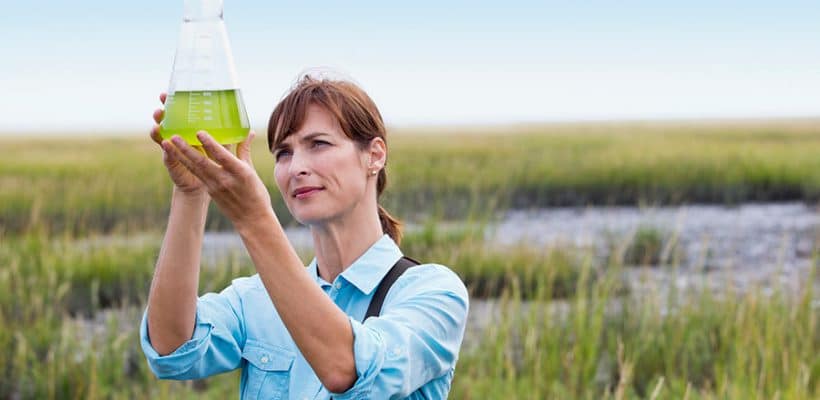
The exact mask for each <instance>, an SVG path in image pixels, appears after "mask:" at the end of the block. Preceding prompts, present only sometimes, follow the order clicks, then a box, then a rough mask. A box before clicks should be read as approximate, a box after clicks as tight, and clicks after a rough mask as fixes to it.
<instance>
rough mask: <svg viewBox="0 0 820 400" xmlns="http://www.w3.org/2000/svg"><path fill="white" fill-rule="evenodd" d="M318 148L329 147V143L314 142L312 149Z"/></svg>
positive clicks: (322, 141)
mask: <svg viewBox="0 0 820 400" xmlns="http://www.w3.org/2000/svg"><path fill="white" fill-rule="evenodd" d="M320 146H330V142H326V141H324V140H318V139H317V140H314V141H313V147H320Z"/></svg>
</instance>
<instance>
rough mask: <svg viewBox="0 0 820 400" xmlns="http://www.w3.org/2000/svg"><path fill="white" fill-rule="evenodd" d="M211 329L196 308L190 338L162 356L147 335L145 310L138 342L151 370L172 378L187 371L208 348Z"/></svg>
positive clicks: (163, 376) (161, 377) (146, 312)
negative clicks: (192, 331)
mask: <svg viewBox="0 0 820 400" xmlns="http://www.w3.org/2000/svg"><path fill="white" fill-rule="evenodd" d="M212 329H213V325H212V324H210V323H207V322H205V321H203V320H202V319H201V318H200V316H199V311H198V310H197V313H196V322H195V327H194V333H193V335H192V336H191V339H190V340H188V341H186V342H185V343H183V344H182V345H180V346H179V347H178V348H177V349H176V350H174V352H173V353H171V354H167V355H164V356H162V355H160V354H159V353H157V351H156V350H155V349H154V346H153V345H151V340H150V338H149V337H148V311H147V310H146V311H145V313H143V316H142V322H141V323H140V344H141V345H142V351H143V353H145V358H146V359H147V360H148V366H149V367H150V368H151V371H153V372H154V375H156V376H157V377H158V378H160V379H174V377H176V376H179V375H181V374H184V373H185V372H187V371H188V370H189V369H191V367H192V366H193V365H194V364H195V363H196V361H197V360H199V359H201V358H202V357H203V356H204V355H205V352H206V351H207V350H208V343H209V341H210V337H211V330H212Z"/></svg>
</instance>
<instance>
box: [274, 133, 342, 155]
mask: <svg viewBox="0 0 820 400" xmlns="http://www.w3.org/2000/svg"><path fill="white" fill-rule="evenodd" d="M319 136H332V135H331V134H329V133H325V132H311V133H308V134H307V135H305V136H304V137H302V138H301V139H299V141H301V142H309V141H311V140H313V139H315V138H317V137H319ZM285 140H287V139H285ZM285 140H283V141H282V142H281V143H279V145H278V146H276V147H275V148H274V149H273V151H274V152H275V151H276V150H279V149H283V148H287V147H289V145H288V144H286V143H285Z"/></svg>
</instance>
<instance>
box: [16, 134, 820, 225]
mask: <svg viewBox="0 0 820 400" xmlns="http://www.w3.org/2000/svg"><path fill="white" fill-rule="evenodd" d="M389 141H390V146H391V147H390V149H391V154H390V160H389V162H388V171H389V177H390V182H391V183H390V185H388V191H387V192H386V194H385V198H384V200H383V202H384V204H385V205H386V206H387V208H388V209H390V210H391V211H393V212H394V213H396V214H397V215H399V216H401V217H403V218H407V219H410V220H423V219H424V218H425V217H428V216H429V215H430V214H431V213H433V214H437V215H439V216H440V217H442V218H447V219H453V218H463V217H465V216H466V215H468V214H469V213H470V212H471V208H472V210H475V209H480V210H493V209H497V208H499V207H502V208H503V207H510V206H511V207H542V206H554V205H588V204H638V203H649V204H665V203H686V202H719V203H730V204H731V203H738V202H743V201H769V200H771V201H774V200H804V201H816V200H818V199H820V157H817V154H820V121H817V120H805V121H796V122H795V121H779V122H770V123H761V122H749V123H745V124H742V123H734V124H731V123H722V124H718V123H711V124H710V123H700V124H697V123H690V124H671V123H669V124H661V123H655V124H649V123H643V124H641V123H631V124H629V123H621V124H604V123H599V124H574V125H543V126H536V127H526V126H519V127H509V128H497V129H492V130H484V131H480V132H475V131H469V130H465V131H455V132H452V131H431V132H402V131H398V132H396V133H395V134H393V135H392V136H391V137H390V139H389ZM264 146H265V144H264V140H258V141H257V143H255V147H254V149H253V153H254V160H255V165H256V167H257V170H258V171H259V173H260V176H261V177H262V178H263V180H264V181H265V183H266V184H267V185H268V187H269V188H270V191H271V193H273V194H274V206H275V207H276V209H277V211H278V215H279V216H280V218H281V219H282V220H283V221H284V222H285V223H290V222H292V221H291V220H290V216H289V214H288V213H287V210H286V208H285V207H284V204H283V202H282V201H281V199H280V198H279V197H278V196H277V195H276V193H278V190H277V189H276V186H275V183H274V181H273V159H272V157H271V156H270V154H269V153H268V152H267V151H266V149H265V148H264ZM0 147H2V149H3V151H4V155H5V156H4V157H3V158H2V159H0V226H2V227H3V228H4V229H5V230H6V231H7V232H22V231H25V230H26V229H27V227H30V226H32V225H34V226H40V225H44V224H45V225H47V226H48V229H49V231H51V232H60V231H63V230H71V231H73V232H74V233H80V234H82V233H87V232H81V231H97V232H99V231H106V232H107V231H139V230H144V229H149V230H156V229H158V228H161V227H162V226H164V223H165V218H166V217H167V211H168V204H169V201H168V199H169V196H170V188H171V183H170V181H169V180H168V178H167V176H166V173H165V170H164V169H163V167H162V163H161V160H160V158H161V157H160V151H159V149H158V148H157V147H156V145H155V144H154V143H153V142H151V141H150V140H149V139H148V138H147V137H146V135H144V134H140V135H135V137H130V138H97V139H91V138H85V139H73V138H69V139H65V138H62V139H56V138H48V139H43V138H34V139H32V138H29V139H26V140H19V139H8V138H4V139H0ZM430 204H438V205H439V209H438V210H431V209H430ZM228 228H230V223H229V221H227V220H226V219H225V218H224V217H223V216H222V215H221V214H220V213H218V212H216V209H215V208H214V207H212V209H211V211H210V217H209V229H228Z"/></svg>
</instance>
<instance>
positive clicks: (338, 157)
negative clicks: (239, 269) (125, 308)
mask: <svg viewBox="0 0 820 400" xmlns="http://www.w3.org/2000/svg"><path fill="white" fill-rule="evenodd" d="M161 100H162V101H163V102H164V100H165V97H164V95H163V96H161ZM162 114H163V112H162V110H157V111H156V112H155V113H154V119H155V120H156V121H157V122H159V121H161V119H162ZM151 137H152V138H153V139H154V141H156V142H157V143H159V144H160V145H161V146H162V149H163V155H164V157H163V159H164V163H165V166H166V168H167V169H168V172H169V175H170V176H171V178H172V180H173V182H174V184H175V185H174V191H173V196H172V200H171V212H170V216H169V219H168V227H167V231H166V234H165V238H164V240H163V244H162V249H161V251H160V254H159V257H158V260H157V265H156V272H155V274H154V278H153V282H152V284H151V290H150V294H149V297H148V308H147V310H146V313H145V316H144V318H143V321H142V325H141V343H142V348H143V351H144V352H145V355H146V357H147V359H148V362H149V365H150V366H151V369H152V370H153V371H154V373H155V374H156V375H157V376H158V377H160V378H167V379H195V378H202V377H206V376H210V375H213V374H217V373H221V372H225V371H230V370H233V369H236V368H242V380H241V384H240V391H241V398H243V399H245V398H248V399H250V398H265V399H269V398H277V399H278V398H291V399H302V398H307V399H327V398H330V397H332V398H334V399H354V398H355V399H360V398H368V399H370V398H372V399H388V398H391V399H392V398H414V399H416V398H419V399H420V398H425V399H442V398H446V397H447V393H448V391H449V389H450V384H451V382H452V379H453V373H454V369H455V364H456V360H457V358H458V351H459V347H460V345H461V341H462V338H463V335H464V327H465V322H466V317H467V310H468V297H467V291H466V289H465V287H464V284H463V283H462V282H461V280H460V279H459V278H458V276H457V275H456V274H454V273H453V272H452V271H450V270H449V269H448V268H446V267H444V266H441V265H437V264H423V265H418V266H414V267H412V268H409V269H407V270H406V272H404V274H402V275H401V276H400V277H399V279H398V280H396V281H395V283H394V284H393V285H392V287H391V288H390V290H389V292H388V294H387V296H386V297H385V298H384V303H383V307H382V308H381V314H380V315H378V316H374V317H370V318H367V319H366V320H365V321H363V319H364V316H365V312H366V310H367V309H368V307H369V306H370V302H371V300H373V298H374V295H375V293H376V292H377V287H379V285H380V282H381V281H382V278H384V277H385V275H386V274H387V273H388V271H389V270H390V269H391V267H393V266H394V264H396V263H397V261H398V260H400V259H401V258H402V253H401V250H399V247H398V245H397V244H398V243H399V241H400V238H401V233H400V226H399V224H398V222H397V221H396V220H395V219H393V218H392V217H391V216H390V215H389V214H388V213H387V212H386V211H385V210H384V209H383V208H381V207H380V206H379V205H378V196H379V195H380V194H381V193H382V191H383V190H384V187H385V184H386V182H387V175H386V172H385V169H384V167H385V163H386V162H387V154H388V151H387V143H386V137H385V128H384V123H383V121H382V118H381V115H380V114H379V111H378V110H377V108H376V106H375V104H374V103H373V101H372V100H371V99H370V98H369V97H368V96H367V94H366V93H365V92H364V91H362V90H361V89H360V88H359V87H357V86H356V85H354V84H352V83H350V82H346V81H340V80H327V79H315V78H311V77H309V76H306V77H304V78H302V79H301V80H300V81H299V82H298V83H297V84H296V86H295V87H294V88H293V89H292V90H291V92H290V93H289V94H288V95H287V96H286V97H285V98H284V99H283V100H282V101H281V102H280V103H279V104H278V105H277V106H276V108H275V110H274V111H273V114H272V115H271V118H270V122H269V125H268V147H269V149H270V150H271V152H272V153H273V156H274V157H275V160H276V164H275V169H274V175H275V177H276V184H277V186H278V187H279V191H280V192H281V194H282V197H283V198H284V199H285V203H286V205H287V207H288V210H289V211H290V212H291V214H293V216H294V217H295V219H296V220H297V221H299V222H300V223H302V224H304V225H306V226H308V227H309V228H310V232H311V235H312V238H313V244H314V250H315V254H316V257H315V259H314V260H313V261H312V262H311V263H310V265H308V267H307V268H305V267H304V265H302V263H301V261H300V259H299V258H298V256H297V254H296V252H295V251H294V249H293V247H292V246H291V244H290V242H289V241H288V239H287V237H286V236H285V233H284V231H283V229H282V226H281V225H280V223H279V221H278V219H277V217H276V215H275V213H274V211H273V209H272V207H271V201H270V195H269V193H268V192H267V190H266V188H265V186H264V185H263V183H262V181H261V179H260V178H259V176H258V175H257V174H256V171H255V170H254V168H253V164H252V162H251V156H250V143H251V141H252V140H253V137H254V133H253V132H251V133H250V135H249V136H248V139H247V140H246V141H245V142H242V143H240V144H239V145H237V147H236V156H234V154H232V153H231V151H230V150H229V148H227V147H224V146H222V145H219V144H217V143H216V142H215V141H214V140H213V139H212V138H211V137H210V136H209V135H208V134H207V133H206V132H204V131H203V132H199V133H198V137H199V140H200V142H202V144H203V151H204V153H205V154H206V155H207V157H206V156H205V155H203V154H202V153H201V152H200V151H198V150H197V149H195V148H193V147H191V146H189V145H187V144H186V143H185V142H184V141H182V140H181V139H180V138H179V137H174V138H172V139H171V140H161V139H160V137H159V134H158V127H157V126H155V127H154V129H153V131H152V133H151ZM210 200H213V201H214V202H215V203H216V204H217V206H218V207H219V209H220V210H221V211H222V212H223V213H224V214H225V215H226V216H227V217H229V218H230V219H231V221H232V222H233V224H234V228H235V230H236V231H237V232H238V233H239V235H240V236H241V238H242V241H243V243H244V245H245V247H246V248H247V250H248V253H249V254H250V256H251V259H252V261H253V264H254V265H255V267H256V271H257V272H258V274H256V275H254V276H252V277H244V278H239V279H235V280H234V281H233V283H232V284H231V285H230V286H228V287H227V288H226V289H224V290H223V291H222V292H221V293H219V294H215V293H208V294H205V295H204V296H201V297H197V286H198V280H199V262H200V259H199V257H200V251H201V247H202V236H203V230H204V225H205V215H206V210H207V208H208V203H209V201H210ZM418 256H421V257H423V256H424V255H423V254H422V255H418Z"/></svg>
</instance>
